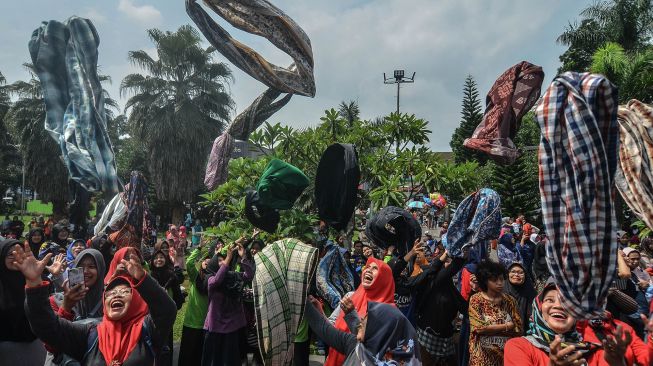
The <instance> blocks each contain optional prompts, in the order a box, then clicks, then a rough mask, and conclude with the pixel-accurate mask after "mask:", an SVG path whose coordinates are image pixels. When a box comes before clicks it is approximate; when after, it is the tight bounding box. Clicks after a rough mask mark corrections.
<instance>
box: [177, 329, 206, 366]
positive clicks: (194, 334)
mask: <svg viewBox="0 0 653 366" xmlns="http://www.w3.org/2000/svg"><path fill="white" fill-rule="evenodd" d="M204 333H205V331H204V329H194V328H189V327H183V329H182V331H181V344H180V345H179V363H178V365H179V366H186V365H201V364H202V350H203V349H204Z"/></svg>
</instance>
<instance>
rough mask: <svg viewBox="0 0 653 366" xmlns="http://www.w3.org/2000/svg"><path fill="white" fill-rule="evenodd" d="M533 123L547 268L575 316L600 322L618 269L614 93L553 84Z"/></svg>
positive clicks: (566, 78) (563, 79) (579, 77)
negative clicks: (537, 129)
mask: <svg viewBox="0 0 653 366" xmlns="http://www.w3.org/2000/svg"><path fill="white" fill-rule="evenodd" d="M536 117H537V121H538V123H539V124H540V128H541V130H542V137H541V140H540V149H539V166H540V194H541V197H542V215H543V220H544V226H545V227H546V232H547V234H548V237H549V243H548V245H547V246H546V259H547V263H548V267H549V269H550V270H551V275H552V276H553V278H554V279H555V282H556V284H557V285H558V288H559V290H560V294H561V298H562V303H563V305H564V307H565V308H566V309H567V310H568V311H569V312H570V313H571V315H572V316H573V317H575V318H591V317H595V316H598V315H599V314H600V313H602V312H603V308H604V306H605V303H606V298H607V295H608V289H609V287H610V284H611V283H612V281H613V279H614V277H615V272H616V267H617V243H615V242H614V240H613V239H614V232H615V231H616V230H617V229H618V227H617V225H616V221H615V213H614V207H613V202H614V191H613V178H614V174H615V170H616V168H617V144H618V137H619V128H618V125H617V90H616V88H615V87H614V86H613V85H612V84H611V83H610V81H608V80H607V79H606V78H605V77H603V76H601V75H594V74H589V73H583V74H579V73H575V72H566V73H564V74H562V75H559V76H558V77H556V78H555V79H554V81H553V82H552V83H551V85H550V86H549V88H548V89H547V91H546V93H545V94H544V96H543V99H542V102H541V104H540V105H539V106H538V107H537V112H536Z"/></svg>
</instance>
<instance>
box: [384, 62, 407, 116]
mask: <svg viewBox="0 0 653 366" xmlns="http://www.w3.org/2000/svg"><path fill="white" fill-rule="evenodd" d="M404 75H405V72H404V70H395V71H394V76H393V77H390V78H388V77H386V76H385V72H384V73H383V83H384V84H397V114H399V89H400V88H401V84H403V83H414V82H415V73H413V76H411V77H407V76H404Z"/></svg>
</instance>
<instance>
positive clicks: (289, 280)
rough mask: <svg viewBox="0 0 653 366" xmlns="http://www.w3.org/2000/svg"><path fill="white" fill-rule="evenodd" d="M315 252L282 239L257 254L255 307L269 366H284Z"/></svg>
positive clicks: (288, 359) (290, 356)
mask: <svg viewBox="0 0 653 366" xmlns="http://www.w3.org/2000/svg"><path fill="white" fill-rule="evenodd" d="M317 259H318V256H317V249H316V248H313V247H311V246H309V245H306V244H304V243H302V242H300V241H299V240H296V239H283V240H279V241H277V242H274V243H272V244H270V245H268V246H266V247H265V248H264V249H263V250H262V251H260V252H259V253H257V254H256V256H255V262H256V273H255V275H254V282H253V284H254V305H255V310H256V333H257V336H258V344H259V350H260V352H261V356H262V358H263V360H264V361H265V365H268V366H287V365H290V364H291V363H292V359H293V345H294V344H293V341H294V339H295V334H296V333H297V327H298V326H299V323H300V321H301V319H302V317H303V316H304V305H305V303H306V297H307V296H308V290H309V286H310V283H311V279H312V278H313V275H314V274H315V269H316V266H317Z"/></svg>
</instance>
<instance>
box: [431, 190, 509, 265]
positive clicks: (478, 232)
mask: <svg viewBox="0 0 653 366" xmlns="http://www.w3.org/2000/svg"><path fill="white" fill-rule="evenodd" d="M500 231H501V199H500V198H499V195H498V194H497V192H495V191H493V190H492V189H490V188H482V189H480V190H479V191H478V192H476V193H473V194H471V195H469V196H467V197H466V198H465V199H464V200H463V201H462V202H461V203H460V204H459V205H458V208H457V209H456V213H455V214H454V215H453V219H452V220H451V223H450V224H449V229H448V230H447V233H446V234H445V236H444V238H445V239H444V240H443V241H442V242H443V243H445V248H446V249H447V251H448V252H449V255H451V256H452V257H454V258H455V257H462V256H463V248H464V247H467V246H472V248H475V250H476V252H477V253H479V256H480V258H481V259H482V258H486V257H487V246H488V244H489V241H490V240H492V239H496V238H497V237H498V236H499V232H500Z"/></svg>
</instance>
